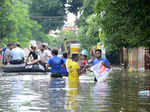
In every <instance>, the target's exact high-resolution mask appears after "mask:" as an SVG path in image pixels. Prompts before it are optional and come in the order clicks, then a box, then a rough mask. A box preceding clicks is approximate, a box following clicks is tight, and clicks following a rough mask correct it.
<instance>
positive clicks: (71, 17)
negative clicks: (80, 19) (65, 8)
mask: <svg viewBox="0 0 150 112" xmlns="http://www.w3.org/2000/svg"><path fill="white" fill-rule="evenodd" d="M75 20H76V16H75V15H74V14H72V13H68V15H67V21H66V22H65V25H69V26H72V25H74V22H75Z"/></svg>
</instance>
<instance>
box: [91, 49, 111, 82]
mask: <svg viewBox="0 0 150 112" xmlns="http://www.w3.org/2000/svg"><path fill="white" fill-rule="evenodd" d="M95 55H96V59H94V60H93V63H92V65H96V64H98V63H100V62H102V64H103V65H104V66H105V67H106V68H110V63H109V61H108V60H107V59H106V58H102V50H101V49H96V50H95ZM94 80H95V81H97V80H96V78H95V79H94Z"/></svg>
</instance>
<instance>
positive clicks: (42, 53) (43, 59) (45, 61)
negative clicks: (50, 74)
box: [38, 44, 49, 68]
mask: <svg viewBox="0 0 150 112" xmlns="http://www.w3.org/2000/svg"><path fill="white" fill-rule="evenodd" d="M45 47H46V46H45V45H44V44H42V45H40V51H39V58H38V62H39V64H41V65H42V66H44V68H46V64H48V59H49V57H48V55H47V52H45Z"/></svg>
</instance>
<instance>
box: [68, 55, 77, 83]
mask: <svg viewBox="0 0 150 112" xmlns="http://www.w3.org/2000/svg"><path fill="white" fill-rule="evenodd" d="M78 60H79V54H72V57H71V59H68V61H67V70H68V77H69V81H78V80H79V75H80V65H79V64H78Z"/></svg>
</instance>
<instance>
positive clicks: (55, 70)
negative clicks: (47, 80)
mask: <svg viewBox="0 0 150 112" xmlns="http://www.w3.org/2000/svg"><path fill="white" fill-rule="evenodd" d="M57 55H58V50H57V49H53V50H52V57H51V58H50V59H49V60H48V64H47V68H48V67H49V66H50V67H51V76H52V77H62V71H61V67H62V65H63V64H64V62H63V60H62V58H61V57H58V56H57Z"/></svg>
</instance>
